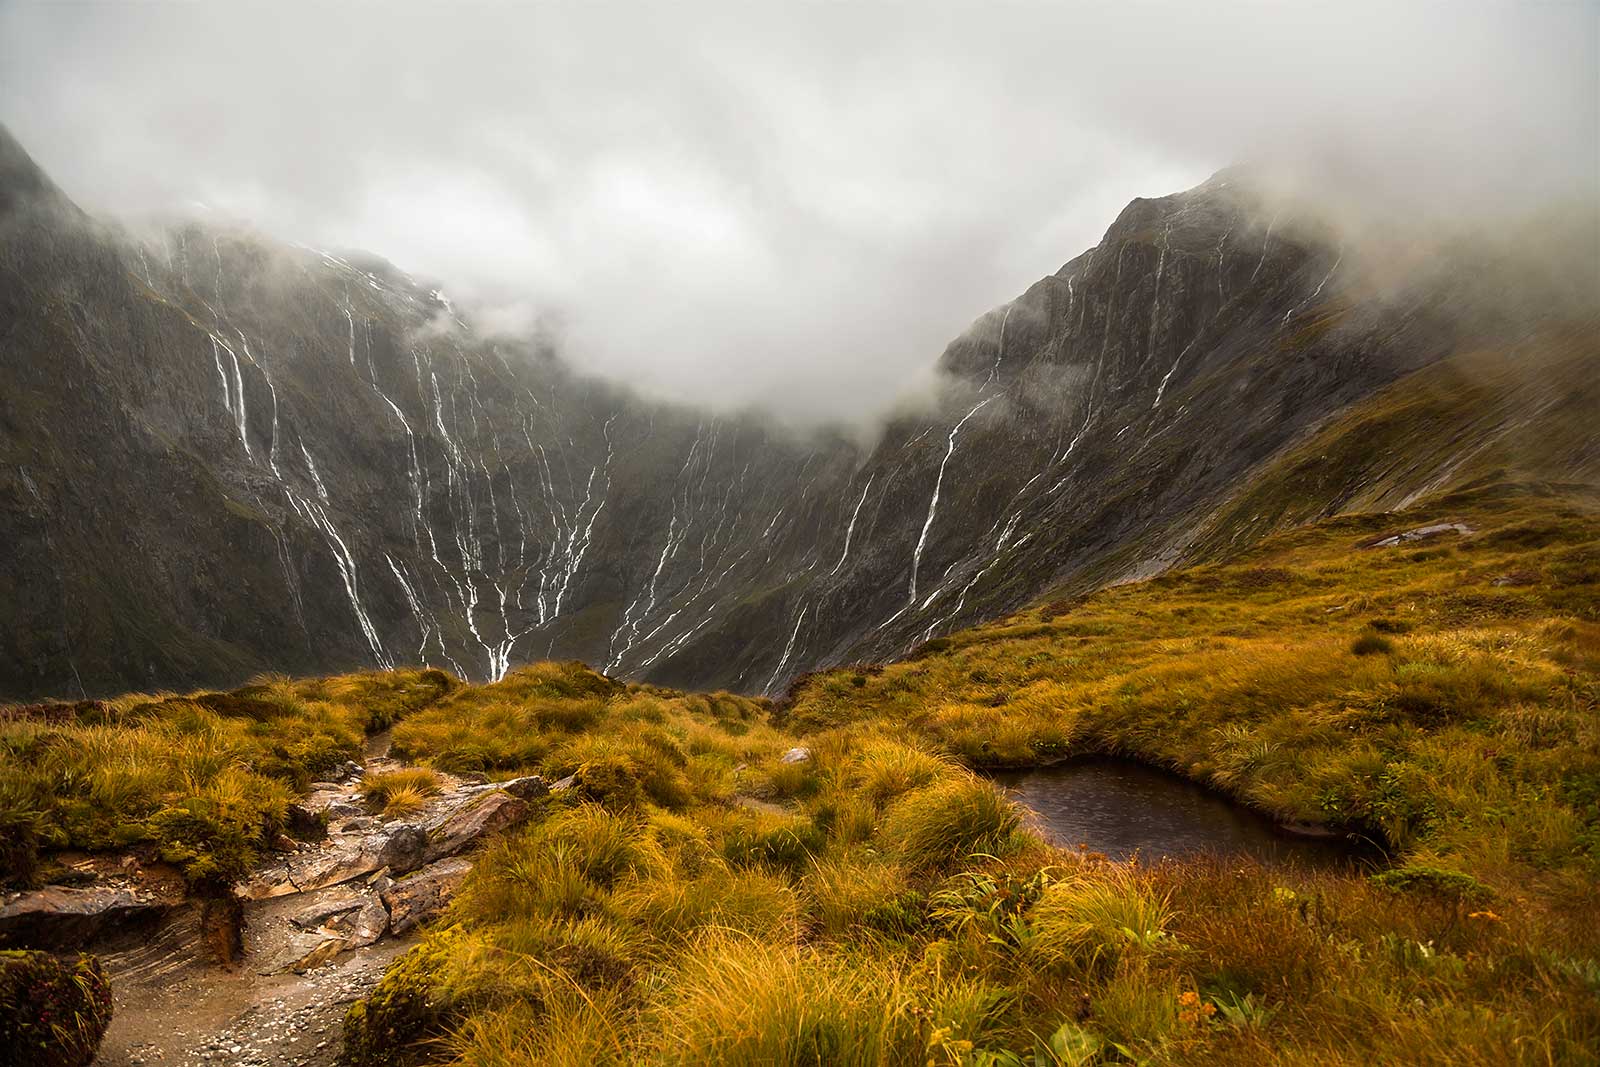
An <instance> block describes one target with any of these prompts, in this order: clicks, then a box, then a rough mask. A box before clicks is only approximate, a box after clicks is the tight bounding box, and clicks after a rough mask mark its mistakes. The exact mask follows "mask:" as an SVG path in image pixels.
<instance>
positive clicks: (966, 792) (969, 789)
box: [878, 774, 1021, 868]
mask: <svg viewBox="0 0 1600 1067" xmlns="http://www.w3.org/2000/svg"><path fill="white" fill-rule="evenodd" d="M1020 826H1021V815H1020V813H1019V812H1018V810H1017V807H1016V805H1015V804H1013V803H1012V802H1011V801H1010V800H1008V799H1007V798H1006V796H1005V794H1004V793H1003V792H1001V791H1000V789H999V788H997V787H996V786H994V785H993V784H992V783H990V782H986V781H984V780H983V779H981V778H978V777H976V776H973V775H969V774H959V775H956V776H954V777H952V778H950V779H949V780H947V781H943V782H938V783H935V784H933V785H929V786H924V787H923V788H921V789H917V790H914V791H913V792H910V793H907V794H906V795H905V796H903V797H901V798H900V799H899V800H897V801H895V803H894V804H893V805H891V806H890V808H889V810H888V812H887V814H886V815H885V817H884V821H883V825H882V827H881V828H880V829H879V832H878V837H879V839H880V840H881V841H883V842H884V843H885V844H886V845H887V846H888V847H890V848H893V849H894V850H895V851H896V852H898V853H899V854H900V855H901V856H903V857H904V858H905V860H906V862H907V863H908V864H910V865H911V866H912V867H918V868H928V867H935V868H937V867H945V866H948V865H950V864H954V863H959V862H961V861H963V860H965V859H967V858H968V857H969V856H973V855H977V854H991V855H1001V854H1003V853H1005V852H1008V851H1010V850H1012V849H1013V848H1014V847H1015V845H1016V844H1017V840H1018V830H1019V827H1020Z"/></svg>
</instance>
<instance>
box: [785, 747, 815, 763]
mask: <svg viewBox="0 0 1600 1067" xmlns="http://www.w3.org/2000/svg"><path fill="white" fill-rule="evenodd" d="M810 758H811V750H810V749H809V748H807V747H805V746H804V745H799V746H796V747H795V748H791V749H790V750H789V751H787V752H785V753H784V754H783V755H782V756H780V757H779V758H778V762H779V763H805V762H806V761H807V760H809V759H810Z"/></svg>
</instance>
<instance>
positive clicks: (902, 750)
mask: <svg viewBox="0 0 1600 1067" xmlns="http://www.w3.org/2000/svg"><path fill="white" fill-rule="evenodd" d="M952 767H953V765H952V764H951V763H950V761H949V760H945V759H941V758H940V757H938V756H935V755H932V754H930V753H927V752H924V751H922V750H921V749H916V748H912V747H911V746H910V745H903V744H900V743H899V742H897V741H889V740H872V741H868V742H866V743H864V744H863V745H862V746H861V747H860V748H859V749H858V750H857V752H856V755H855V759H854V761H853V762H852V764H851V766H850V769H849V772H848V779H849V782H850V784H851V785H853V786H855V787H856V788H857V789H858V790H859V791H860V792H861V793H862V795H864V796H865V797H866V798H867V799H868V800H870V801H871V802H872V803H873V804H874V805H876V806H878V807H880V808H881V807H883V805H885V804H887V803H889V802H890V801H892V800H894V799H895V798H897V797H899V796H901V795H902V794H905V793H908V792H910V791H911V790H913V789H918V788H921V787H922V786H925V785H928V784H930V783H931V782H933V781H934V780H936V779H938V778H942V777H944V776H945V775H947V774H949V773H950V771H951V770H952Z"/></svg>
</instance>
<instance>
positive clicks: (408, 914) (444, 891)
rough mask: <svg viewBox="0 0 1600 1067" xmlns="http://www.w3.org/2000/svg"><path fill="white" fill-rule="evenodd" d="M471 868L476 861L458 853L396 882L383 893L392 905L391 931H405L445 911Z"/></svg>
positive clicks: (386, 904)
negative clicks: (456, 856)
mask: <svg viewBox="0 0 1600 1067" xmlns="http://www.w3.org/2000/svg"><path fill="white" fill-rule="evenodd" d="M470 870H472V862H471V861H470V860H466V859H461V858H459V857H458V858H456V859H448V860H441V861H439V862H438V863H434V864H431V865H430V866H428V867H425V868H423V869H422V870H420V871H418V872H417V873H415V874H413V875H412V876H411V877H409V878H402V879H400V880H399V881H398V882H395V883H394V884H393V885H392V886H390V887H389V888H388V889H387V890H385V891H384V893H383V903H384V905H385V906H386V907H387V908H388V909H389V932H390V933H393V934H396V935H399V934H403V933H405V932H406V931H408V930H410V929H412V928H414V927H415V926H416V925H417V924H418V923H422V922H425V921H427V920H428V919H431V918H433V917H434V916H435V915H437V914H439V913H440V912H441V911H443V910H444V906H445V905H446V904H448V903H450V898H451V897H452V896H454V895H455V892H456V889H457V888H459V887H460V885H461V882H462V880H463V879H464V878H466V876H467V872H468V871H470Z"/></svg>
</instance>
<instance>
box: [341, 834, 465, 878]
mask: <svg viewBox="0 0 1600 1067" xmlns="http://www.w3.org/2000/svg"><path fill="white" fill-rule="evenodd" d="M381 840H382V843H381V844H379V845H378V847H377V851H376V853H375V861H374V862H373V864H372V865H371V866H370V867H368V868H367V869H366V870H364V871H362V872H361V873H362V874H367V873H369V872H371V871H375V870H377V869H378V868H379V867H388V868H389V869H390V870H391V871H394V872H395V873H396V874H404V873H405V872H406V871H414V870H416V869H417V868H418V867H421V866H422V865H423V864H424V863H427V862H428V861H429V860H430V859H435V858H437V857H436V856H435V853H434V847H433V841H432V840H431V839H430V835H429V833H428V831H427V830H424V829H423V828H422V827H420V826H415V825H412V824H411V823H397V824H396V825H394V826H392V827H390V828H389V832H388V835H387V836H386V837H384V838H382V839H381ZM369 854H372V853H369ZM445 855H448V853H445Z"/></svg>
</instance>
